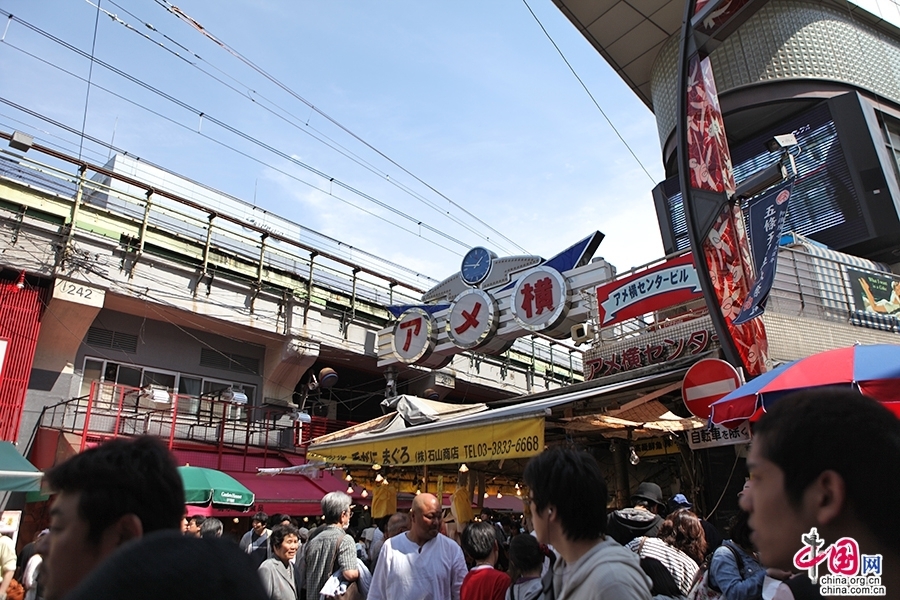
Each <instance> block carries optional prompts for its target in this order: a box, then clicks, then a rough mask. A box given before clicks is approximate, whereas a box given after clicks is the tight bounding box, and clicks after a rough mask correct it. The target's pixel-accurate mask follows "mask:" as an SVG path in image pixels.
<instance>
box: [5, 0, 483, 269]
mask: <svg viewBox="0 0 900 600" xmlns="http://www.w3.org/2000/svg"><path fill="white" fill-rule="evenodd" d="M0 14H3V15H6V16H8V17H9V18H11V19H13V20H15V21H16V22H18V23H20V24H22V25H24V26H26V27H28V28H29V29H31V30H32V31H34V32H36V33H38V34H40V35H42V36H44V37H46V38H48V39H50V40H51V41H54V42H56V43H57V44H59V45H61V46H63V47H64V48H66V49H68V50H70V51H72V52H74V53H76V54H79V55H81V56H83V57H84V58H89V55H88V54H87V53H86V52H84V51H83V50H81V49H79V48H77V47H75V46H72V45H71V44H69V43H68V42H66V41H64V40H62V39H60V38H58V37H56V36H54V35H53V34H50V33H49V32H46V31H44V30H42V29H40V28H39V27H37V26H34V25H32V24H31V23H28V22H26V21H23V20H22V19H19V18H18V17H15V16H13V15H11V14H9V13H7V12H6V11H3V10H2V9H0ZM4 43H6V44H7V45H9V46H10V47H13V48H16V49H17V50H20V51H22V52H23V53H25V54H27V55H29V56H32V57H33V58H38V57H35V56H34V55H32V54H30V53H28V52H25V51H24V50H21V49H20V48H18V47H16V46H13V45H12V44H9V42H4ZM39 60H41V61H42V62H44V63H46V64H48V65H50V66H54V67H56V65H52V64H51V63H49V62H48V61H45V60H43V59H39ZM93 60H94V61H95V62H96V64H99V65H100V66H102V67H104V68H106V69H108V70H109V71H111V72H113V73H115V74H116V75H119V76H120V77H122V78H124V79H127V80H128V81H130V82H132V83H134V84H136V85H138V86H140V87H142V88H144V89H146V90H147V91H150V92H152V93H154V94H156V95H158V96H160V97H161V98H163V99H165V100H168V101H169V102H171V103H173V104H175V105H177V106H179V107H180V108H183V109H184V110H186V111H188V112H190V113H192V114H195V115H197V116H198V117H199V118H200V119H201V122H202V121H204V120H206V121H209V122H211V123H213V124H215V125H218V126H219V127H221V128H222V129H224V130H226V131H228V132H230V133H232V134H234V135H236V136H238V137H240V138H241V139H244V140H245V141H248V142H251V143H252V144H254V145H256V146H258V147H260V148H262V149H263V150H266V151H267V152H270V153H271V154H274V155H276V156H278V157H280V158H282V159H284V160H286V161H288V162H290V163H292V164H295V165H297V166H299V167H301V168H303V169H305V170H307V171H309V172H311V173H313V174H314V175H316V176H318V177H321V178H323V179H325V180H327V181H328V182H329V183H330V184H331V185H334V186H338V187H340V188H342V189H345V190H347V191H349V192H351V193H352V194H354V195H356V196H359V197H360V198H362V199H364V200H367V201H369V202H371V203H373V204H375V205H377V206H379V207H381V208H383V209H384V210H387V211H389V212H391V213H393V214H395V215H397V216H399V217H402V218H403V219H405V220H407V221H410V222H412V223H414V224H415V225H416V226H418V227H420V228H423V229H426V230H428V231H430V232H432V233H434V234H435V235H438V236H440V237H442V238H444V239H446V240H448V241H450V242H452V243H454V244H457V245H458V246H460V247H461V248H463V249H467V248H468V247H469V246H468V244H466V243H465V242H462V241H461V240H459V239H457V238H455V237H453V236H451V235H450V234H448V233H446V232H444V231H442V230H441V229H439V228H437V227H434V226H432V225H429V224H427V223H425V222H424V221H422V220H420V219H417V218H416V217H413V216H411V215H409V214H406V213H404V212H403V211H401V210H399V209H397V208H394V207H393V206H391V205H390V204H389V203H387V202H384V201H382V200H379V199H377V198H375V197H374V196H372V195H370V194H367V193H365V192H363V191H362V190H359V189H356V188H354V187H353V186H351V185H349V184H347V183H344V182H343V181H341V180H339V179H337V178H335V177H332V176H330V175H329V174H327V173H325V172H323V171H320V170H319V169H316V168H315V167H312V166H311V165H307V164H306V163H303V162H302V161H300V160H298V159H296V158H295V157H294V156H292V155H290V154H288V153H287V152H284V151H282V150H279V149H277V148H275V147H274V146H272V145H270V144H268V143H266V142H263V141H261V140H259V139H257V138H255V137H253V136H251V135H249V134H247V133H245V132H243V131H242V130H240V129H237V128H236V127H233V126H231V125H229V124H227V123H225V122H224V121H221V120H219V119H217V118H215V117H213V116H211V115H208V114H206V113H204V112H203V111H201V110H199V109H197V108H194V107H193V106H191V105H189V104H187V103H186V102H183V101H181V100H179V99H178V98H176V97H174V96H172V95H171V94H168V93H167V92H164V91H162V90H160V89H158V88H156V87H154V86H152V85H150V84H148V83H146V82H144V81H143V80H141V79H139V78H137V77H135V76H133V75H131V74H129V73H127V72H125V71H122V70H121V69H118V68H117V67H114V66H112V65H110V64H109V63H106V62H104V61H102V60H100V59H96V58H95V59H93ZM56 68H58V69H59V70H61V71H63V72H65V73H68V74H69V75H71V76H73V77H75V78H77V79H82V78H81V77H79V76H77V75H75V74H74V73H71V72H70V71H67V70H66V69H62V68H61V67H56ZM82 80H83V79H82ZM88 84H89V85H90V86H92V87H97V88H98V89H103V90H104V91H106V92H107V93H110V94H112V95H114V96H116V97H118V98H121V99H122V100H125V101H127V102H130V103H132V104H134V105H136V106H139V107H141V108H143V109H145V110H147V111H148V112H150V113H152V114H154V115H156V116H159V117H161V118H164V119H166V120H168V121H170V122H172V123H174V124H177V125H179V126H180V127H183V128H185V129H188V128H187V127H186V126H185V125H183V124H181V123H177V122H176V121H174V120H172V119H170V118H168V117H165V116H164V115H162V114H160V113H158V112H156V111H153V110H151V109H149V108H147V107H146V106H143V105H141V104H139V103H137V102H135V101H132V100H130V99H127V98H124V97H123V96H121V95H119V94H116V93H114V92H112V91H110V90H108V89H105V88H102V87H101V86H99V85H97V84H92V83H90V82H88ZM191 131H193V130H191ZM195 133H197V134H199V135H201V136H203V137H205V138H206V139H209V140H211V141H214V142H216V143H219V144H221V145H222V146H224V147H226V148H229V149H231V150H233V151H235V152H238V153H239V154H241V155H242V156H245V157H247V158H251V159H252V160H255V161H256V162H260V163H261V164H264V165H265V166H267V167H269V168H272V169H273V170H277V171H279V172H281V173H283V174H285V175H288V174H287V173H286V172H284V171H281V170H279V169H276V168H275V167H273V166H272V165H270V164H268V163H264V162H262V161H260V160H259V159H254V158H252V157H250V156H249V155H248V154H246V153H243V152H240V151H238V150H236V149H234V148H233V147H231V146H228V145H227V144H225V143H224V142H220V141H219V140H216V139H215V138H212V137H210V136H206V135H205V134H203V133H202V131H199V130H197V131H195ZM289 176H290V175H289ZM292 178H294V179H297V178H295V177H292ZM297 180H298V181H301V182H302V183H304V184H306V185H309V186H310V187H313V188H315V189H318V190H319V191H322V192H323V193H326V194H328V195H330V196H333V197H335V198H337V199H339V200H341V201H342V202H345V203H347V201H346V200H344V199H342V198H340V197H339V196H336V195H335V194H334V193H333V192H332V191H326V190H324V189H322V188H318V187H317V186H315V185H313V184H309V183H308V182H305V181H303V180H300V179H297ZM348 204H350V206H354V207H356V208H359V207H358V206H357V205H354V204H352V203H348ZM360 210H363V209H360ZM364 212H366V211H364ZM368 214H370V215H373V216H374V213H368ZM383 220H385V221H387V220H386V219H383ZM387 222H390V221H387ZM405 231H407V232H408V233H413V234H415V232H413V231H410V230H405ZM418 237H421V235H419V236H418ZM422 239H427V238H422ZM439 246H440V245H439ZM440 247H442V248H443V249H445V250H448V251H450V252H453V251H452V250H450V249H449V248H446V247H444V246H440ZM453 253H454V254H457V255H460V253H459V252H453Z"/></svg>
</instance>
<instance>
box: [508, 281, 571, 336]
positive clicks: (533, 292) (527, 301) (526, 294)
mask: <svg viewBox="0 0 900 600" xmlns="http://www.w3.org/2000/svg"><path fill="white" fill-rule="evenodd" d="M568 296H569V286H568V284H567V283H566V278H565V277H563V276H562V275H561V274H560V272H559V271H557V270H556V269H553V268H550V267H538V268H536V269H534V270H532V271H530V272H529V273H528V274H527V275H525V276H524V277H522V278H521V279H519V281H517V282H516V285H515V287H514V288H513V295H512V299H511V305H512V311H513V317H514V318H515V319H516V322H517V323H518V324H519V325H520V326H521V327H522V328H523V329H527V330H528V331H543V330H544V329H550V328H551V327H553V326H555V325H557V324H559V322H560V321H561V320H562V319H563V318H565V316H566V313H567V312H568V309H569V306H568V303H567V299H568Z"/></svg>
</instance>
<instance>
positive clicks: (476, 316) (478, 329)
mask: <svg viewBox="0 0 900 600" xmlns="http://www.w3.org/2000/svg"><path fill="white" fill-rule="evenodd" d="M497 316H498V315H497V303H496V302H495V301H494V299H493V298H491V296H490V295H489V294H488V293H487V292H485V291H482V290H466V291H465V292H463V293H462V294H460V295H459V296H457V297H456V300H454V301H453V304H452V305H451V306H450V314H449V315H448V317H447V333H448V334H449V336H450V339H452V340H453V343H454V344H456V345H457V346H459V347H460V348H465V349H467V350H468V349H472V348H477V347H479V346H481V345H482V344H484V343H486V342H488V341H489V340H490V337H491V336H492V335H493V334H494V332H495V331H497V320H498V319H497Z"/></svg>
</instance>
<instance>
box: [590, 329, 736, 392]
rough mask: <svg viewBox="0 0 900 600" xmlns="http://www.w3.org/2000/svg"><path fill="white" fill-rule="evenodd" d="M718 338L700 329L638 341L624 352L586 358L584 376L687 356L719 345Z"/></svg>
mask: <svg viewBox="0 0 900 600" xmlns="http://www.w3.org/2000/svg"><path fill="white" fill-rule="evenodd" d="M718 340H719V338H718V336H716V333H715V332H714V331H713V330H712V329H698V330H697V331H692V332H690V333H689V334H687V335H681V336H675V335H673V336H672V337H670V338H664V339H663V340H661V341H660V342H657V343H649V344H648V343H642V344H638V343H636V344H635V345H634V346H631V347H629V348H626V349H625V350H623V351H621V352H614V353H612V354H608V355H604V356H598V357H596V358H590V359H586V360H585V361H584V378H585V380H588V379H597V378H598V377H605V376H606V375H613V374H615V373H621V372H623V371H630V370H632V369H639V368H640V367H646V366H649V365H655V364H659V363H664V362H667V361H670V360H676V359H678V358H682V357H685V356H696V355H698V354H702V353H703V352H706V351H707V350H709V349H711V348H713V347H714V346H716V345H718Z"/></svg>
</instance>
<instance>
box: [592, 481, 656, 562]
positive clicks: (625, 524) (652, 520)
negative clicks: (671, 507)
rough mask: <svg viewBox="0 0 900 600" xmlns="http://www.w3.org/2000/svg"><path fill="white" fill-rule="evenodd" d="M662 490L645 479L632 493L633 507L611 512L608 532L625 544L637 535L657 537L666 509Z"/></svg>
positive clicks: (607, 526) (607, 527)
mask: <svg viewBox="0 0 900 600" xmlns="http://www.w3.org/2000/svg"><path fill="white" fill-rule="evenodd" d="M665 509H666V504H665V502H663V495H662V490H661V489H660V488H659V486H658V485H656V484H655V483H651V482H649V481H645V482H644V483H642V484H640V485H639V486H638V487H637V490H636V491H635V492H634V494H632V495H631V508H623V509H621V510H615V511H613V512H611V513H610V514H609V517H608V521H607V525H606V534H607V535H608V536H610V537H611V538H613V539H614V540H616V541H617V542H619V543H620V544H622V545H623V546H624V545H625V544H627V543H628V542H630V541H631V540H633V539H634V538H637V537H656V534H657V533H658V532H659V526H660V525H661V524H662V522H663V520H662V517H660V516H659V514H657V513H659V511H660V510H665Z"/></svg>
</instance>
